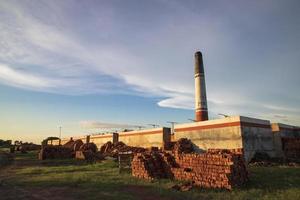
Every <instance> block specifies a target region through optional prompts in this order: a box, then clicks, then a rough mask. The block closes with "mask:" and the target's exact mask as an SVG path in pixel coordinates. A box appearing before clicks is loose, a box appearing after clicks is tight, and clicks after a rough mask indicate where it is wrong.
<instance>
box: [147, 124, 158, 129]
mask: <svg viewBox="0 0 300 200" xmlns="http://www.w3.org/2000/svg"><path fill="white" fill-rule="evenodd" d="M148 125H149V126H152V127H153V128H156V127H159V125H157V124H148Z"/></svg>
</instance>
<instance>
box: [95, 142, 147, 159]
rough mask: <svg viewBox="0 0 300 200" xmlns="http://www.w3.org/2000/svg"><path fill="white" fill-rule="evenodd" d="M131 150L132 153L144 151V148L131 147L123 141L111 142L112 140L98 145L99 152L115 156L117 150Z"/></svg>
mask: <svg viewBox="0 0 300 200" xmlns="http://www.w3.org/2000/svg"><path fill="white" fill-rule="evenodd" d="M127 151H132V152H134V153H139V152H145V151H146V149H144V148H141V147H131V146H127V145H126V144H125V143H123V142H117V143H115V144H113V143H112V142H110V141H109V142H107V143H105V144H103V145H102V146H101V147H100V152H101V153H102V154H103V155H105V156H111V157H117V156H118V153H119V152H127Z"/></svg>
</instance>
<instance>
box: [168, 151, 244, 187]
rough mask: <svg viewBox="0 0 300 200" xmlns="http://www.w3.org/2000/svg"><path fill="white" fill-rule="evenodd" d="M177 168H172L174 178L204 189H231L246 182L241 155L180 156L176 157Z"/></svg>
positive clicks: (219, 153) (221, 153)
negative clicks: (187, 181)
mask: <svg viewBox="0 0 300 200" xmlns="http://www.w3.org/2000/svg"><path fill="white" fill-rule="evenodd" d="M176 162H177V163H178V165H179V168H172V169H171V171H172V172H173V174H174V178H175V179H178V180H190V181H193V182H194V184H195V185H197V186H201V187H205V188H225V189H229V190H230V189H232V187H234V186H240V185H242V184H243V183H245V182H246V181H247V180H248V173H247V170H246V166H245V162H244V158H243V155H242V154H234V153H223V152H222V151H220V152H217V153H210V152H207V153H203V154H182V155H178V156H177V157H176Z"/></svg>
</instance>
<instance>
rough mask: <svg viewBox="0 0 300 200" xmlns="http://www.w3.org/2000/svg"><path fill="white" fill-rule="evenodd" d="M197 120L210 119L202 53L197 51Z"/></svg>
mask: <svg viewBox="0 0 300 200" xmlns="http://www.w3.org/2000/svg"><path fill="white" fill-rule="evenodd" d="M195 115H196V116H195V121H197V122H199V121H206V120H208V112H207V99H206V87H205V76H204V67H203V59H202V53H201V52H200V51H197V52H196V53H195Z"/></svg>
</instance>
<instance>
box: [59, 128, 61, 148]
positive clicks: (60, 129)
mask: <svg viewBox="0 0 300 200" xmlns="http://www.w3.org/2000/svg"><path fill="white" fill-rule="evenodd" d="M61 128H62V127H61V126H60V127H59V145H61Z"/></svg>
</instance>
